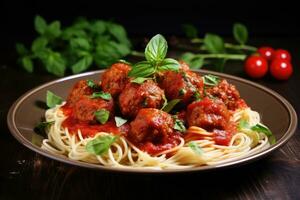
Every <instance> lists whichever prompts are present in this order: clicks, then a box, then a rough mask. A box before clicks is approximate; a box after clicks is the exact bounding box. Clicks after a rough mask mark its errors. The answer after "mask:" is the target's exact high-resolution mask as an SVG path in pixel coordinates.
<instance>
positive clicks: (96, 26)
mask: <svg viewBox="0 0 300 200" xmlns="http://www.w3.org/2000/svg"><path fill="white" fill-rule="evenodd" d="M89 30H90V31H91V32H92V33H94V34H97V35H99V34H103V33H104V32H105V30H106V22H104V21H102V20H97V21H95V22H94V23H92V24H91V25H90V28H89Z"/></svg>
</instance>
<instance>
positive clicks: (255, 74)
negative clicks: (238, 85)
mask: <svg viewBox="0 0 300 200" xmlns="http://www.w3.org/2000/svg"><path fill="white" fill-rule="evenodd" d="M244 70H245V72H246V73H247V74H248V75H249V76H250V77H252V78H261V77H263V76H264V75H265V74H266V73H267V71H268V62H267V60H266V59H265V58H263V57H262V56H259V55H252V56H249V57H248V58H247V60H246V62H245V65H244Z"/></svg>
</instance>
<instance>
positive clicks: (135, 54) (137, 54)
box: [130, 51, 145, 57]
mask: <svg viewBox="0 0 300 200" xmlns="http://www.w3.org/2000/svg"><path fill="white" fill-rule="evenodd" d="M130 55H132V56H137V57H145V54H144V52H139V51H131V52H130Z"/></svg>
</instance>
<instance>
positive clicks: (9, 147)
mask: <svg viewBox="0 0 300 200" xmlns="http://www.w3.org/2000/svg"><path fill="white" fill-rule="evenodd" d="M253 43H256V44H265V43H267V44H270V45H272V46H274V47H281V48H286V49H289V50H290V51H291V52H292V56H293V65H294V69H295V71H294V75H293V77H292V78H291V79H290V80H289V81H286V82H278V81H274V80H273V79H272V78H270V77H266V78H264V79H263V80H260V81H258V82H259V83H261V84H262V85H265V86H267V87H269V88H271V89H273V90H275V91H277V92H278V93H280V94H281V95H283V96H284V97H285V98H287V99H288V100H289V101H290V103H291V104H292V105H293V106H294V108H295V109H296V111H297V112H299V109H300V89H299V87H300V70H299V67H300V57H299V56H300V51H299V50H300V48H299V46H298V45H299V44H300V40H299V39H295V38H290V39H282V38H277V39H276V38H275V39H268V40H267V39H264V38H262V39H257V40H255V41H253ZM15 60H16V56H15V54H14V53H13V49H9V50H5V51H4V50H1V54H0V83H1V84H0V94H1V95H0V150H1V151H0V152H1V153H0V154H1V157H0V159H1V161H0V199H21V198H23V197H24V198H26V199H71V198H72V199H129V198H133V199H137V198H139V199H157V198H166V199H174V198H180V199H191V198H193V199H195V198H196V199H200V198H201V199H300V130H299V125H298V129H297V131H296V133H295V135H294V136H293V137H292V138H291V140H290V141H289V142H288V143H287V144H286V145H285V146H284V147H282V148H281V149H279V150H277V151H276V152H274V153H273V154H271V155H270V156H268V157H266V158H263V159H262V160H259V161H256V162H254V163H251V164H247V165H245V166H240V167H238V168H232V169H224V170H218V171H213V172H207V173H191V174H179V175H151V176H149V175H132V174H131V175H128V174H111V173H107V172H105V173H104V172H101V171H95V170H88V169H83V168H79V167H75V166H70V165H66V164H63V163H60V162H57V161H53V160H51V159H48V158H46V157H43V156H41V155H39V154H37V153H35V152H32V151H31V150H29V149H27V148H26V147H24V146H23V145H21V144H20V143H18V142H17V141H16V140H15V139H14V138H13V137H12V135H11V134H10V132H9V130H8V128H7V125H6V115H7V111H8V109H9V107H10V105H11V104H12V103H13V101H14V100H16V99H17V98H18V97H19V96H20V95H21V94H23V93H24V92H26V91H27V90H29V89H31V88H32V87H35V86H38V85H40V84H42V83H44V82H47V81H50V80H53V79H54V78H55V77H53V76H51V75H47V74H45V73H37V74H28V73H26V72H24V71H23V70H22V69H20V68H19V67H18V66H17V65H16V64H15ZM233 66H234V65H233ZM227 72H228V73H231V74H235V75H239V76H242V77H243V76H244V75H243V73H242V68H241V66H240V65H237V66H234V67H232V68H230V67H227ZM28 117H30V113H28Z"/></svg>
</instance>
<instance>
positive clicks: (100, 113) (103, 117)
mask: <svg viewBox="0 0 300 200" xmlns="http://www.w3.org/2000/svg"><path fill="white" fill-rule="evenodd" d="M94 115H95V117H96V120H97V121H98V122H100V123H101V124H105V123H106V122H107V120H108V119H109V111H108V110H106V109H100V110H97V111H96V112H95V113H94Z"/></svg>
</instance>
